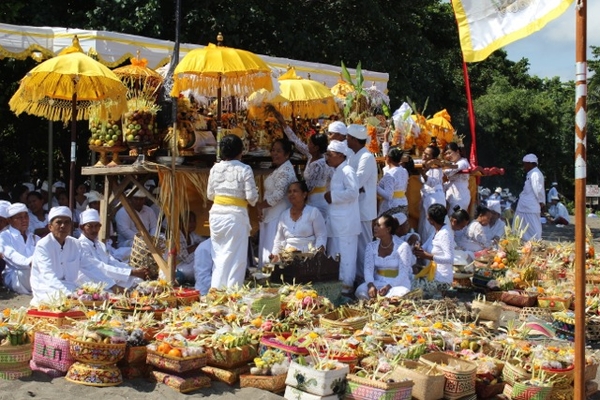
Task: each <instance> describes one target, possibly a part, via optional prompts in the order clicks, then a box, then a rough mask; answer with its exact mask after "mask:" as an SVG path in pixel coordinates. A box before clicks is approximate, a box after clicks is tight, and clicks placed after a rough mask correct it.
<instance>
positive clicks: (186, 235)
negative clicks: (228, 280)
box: [176, 211, 206, 284]
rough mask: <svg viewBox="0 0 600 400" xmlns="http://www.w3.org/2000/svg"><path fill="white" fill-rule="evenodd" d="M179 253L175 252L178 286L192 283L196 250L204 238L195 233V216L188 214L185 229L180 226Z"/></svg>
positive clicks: (191, 212)
mask: <svg viewBox="0 0 600 400" xmlns="http://www.w3.org/2000/svg"><path fill="white" fill-rule="evenodd" d="M180 228H181V230H180V232H179V251H178V252H177V273H176V279H177V282H179V283H180V284H183V283H188V282H189V283H194V258H195V252H196V248H197V247H198V245H199V244H200V243H202V242H203V241H204V240H206V238H204V237H202V236H200V235H198V234H197V233H196V214H195V213H194V212H193V211H190V212H188V217H187V227H185V226H183V223H181V225H180Z"/></svg>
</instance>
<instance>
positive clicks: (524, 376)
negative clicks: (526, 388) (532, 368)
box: [502, 360, 531, 386]
mask: <svg viewBox="0 0 600 400" xmlns="http://www.w3.org/2000/svg"><path fill="white" fill-rule="evenodd" d="M530 378H531V372H528V371H527V370H526V369H525V368H523V367H521V365H520V364H519V362H518V361H517V360H508V361H507V362H506V363H505V364H504V368H503V369H502V380H503V381H504V382H506V383H507V384H509V385H510V386H514V385H515V382H523V381H526V380H528V379H530Z"/></svg>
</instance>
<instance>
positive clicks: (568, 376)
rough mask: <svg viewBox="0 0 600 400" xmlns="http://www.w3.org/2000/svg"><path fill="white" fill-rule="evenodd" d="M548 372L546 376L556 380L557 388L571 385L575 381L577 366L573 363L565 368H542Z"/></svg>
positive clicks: (555, 385)
mask: <svg viewBox="0 0 600 400" xmlns="http://www.w3.org/2000/svg"><path fill="white" fill-rule="evenodd" d="M542 369H543V370H544V371H545V372H546V376H547V377H548V379H551V380H552V381H553V382H554V387H555V388H560V389H562V388H566V387H570V386H571V384H572V383H573V379H574V378H575V366H574V365H572V366H571V367H569V368H565V369H550V368H542Z"/></svg>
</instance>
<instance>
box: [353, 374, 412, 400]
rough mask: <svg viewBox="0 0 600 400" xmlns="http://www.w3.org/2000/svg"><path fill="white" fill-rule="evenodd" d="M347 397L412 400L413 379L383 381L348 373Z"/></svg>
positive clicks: (358, 399)
mask: <svg viewBox="0 0 600 400" xmlns="http://www.w3.org/2000/svg"><path fill="white" fill-rule="evenodd" d="M346 379H347V380H348V385H347V386H346V397H345V398H346V399H350V400H354V399H357V400H363V399H382V400H410V398H411V393H412V388H413V385H414V383H413V381H411V380H404V381H398V382H382V381H378V380H373V379H367V378H361V377H359V376H356V375H354V374H348V375H346Z"/></svg>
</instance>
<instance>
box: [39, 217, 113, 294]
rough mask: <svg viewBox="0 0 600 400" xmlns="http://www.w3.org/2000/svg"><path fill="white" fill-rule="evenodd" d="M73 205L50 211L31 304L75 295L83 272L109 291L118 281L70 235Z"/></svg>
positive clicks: (41, 241) (40, 245)
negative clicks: (109, 275) (105, 273)
mask: <svg viewBox="0 0 600 400" xmlns="http://www.w3.org/2000/svg"><path fill="white" fill-rule="evenodd" d="M71 215H72V214H71V210H70V209H69V207H62V206H59V207H53V208H52V209H51V210H50V213H49V214H48V220H49V221H50V222H49V223H48V229H49V230H50V234H48V235H46V236H45V237H44V238H42V239H40V241H39V242H38V243H37V245H36V247H35V250H34V252H33V261H32V264H31V291H32V294H33V299H31V305H33V306H37V305H39V304H40V302H44V301H48V300H50V299H51V298H54V297H56V296H57V295H58V294H59V293H61V292H62V293H63V294H65V295H68V294H71V292H73V291H74V290H76V289H77V287H78V284H77V279H78V277H79V274H80V273H83V274H84V275H86V276H87V278H89V279H91V280H93V281H95V282H104V283H106V285H107V286H106V287H107V289H108V290H110V289H112V287H113V286H114V285H115V281H114V280H112V279H110V278H108V277H107V276H106V275H104V273H102V271H100V270H99V269H98V267H97V265H96V262H95V260H93V259H90V258H88V257H86V256H85V255H84V253H83V252H82V251H81V243H80V242H79V241H78V240H77V239H75V238H73V237H71V236H69V233H70V232H71V226H72V220H71Z"/></svg>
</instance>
